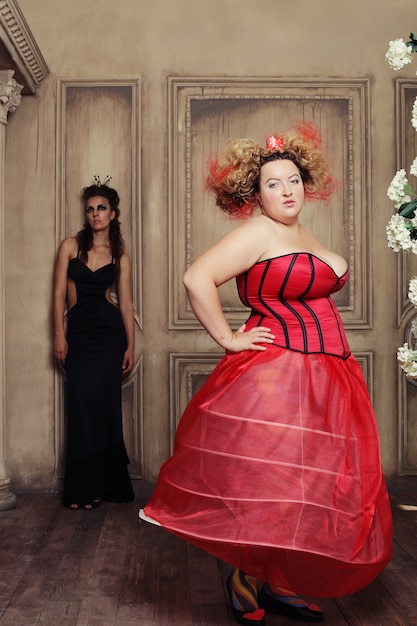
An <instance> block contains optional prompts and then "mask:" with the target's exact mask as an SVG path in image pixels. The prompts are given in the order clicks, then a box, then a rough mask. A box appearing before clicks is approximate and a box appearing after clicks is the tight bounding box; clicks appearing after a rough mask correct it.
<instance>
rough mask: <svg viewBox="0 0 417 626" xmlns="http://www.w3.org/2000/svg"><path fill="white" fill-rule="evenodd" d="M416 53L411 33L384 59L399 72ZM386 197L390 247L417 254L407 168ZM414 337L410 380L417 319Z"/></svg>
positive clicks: (414, 290)
mask: <svg viewBox="0 0 417 626" xmlns="http://www.w3.org/2000/svg"><path fill="white" fill-rule="evenodd" d="M414 52H417V37H415V35H414V34H413V33H410V40H409V41H407V42H404V40H403V39H394V40H393V41H390V42H389V48H388V52H387V53H386V54H385V58H386V59H387V61H388V64H389V66H390V67H391V68H392V69H393V70H395V71H398V70H400V69H401V68H403V67H404V66H405V65H407V64H408V63H411V62H412V58H413V53H414ZM411 124H412V126H413V128H414V129H415V130H416V131H417V98H416V99H415V101H414V105H413V111H412V117H411ZM410 174H411V175H412V176H417V157H416V158H415V159H414V161H413V163H412V165H411V167H410ZM387 195H388V197H389V199H390V200H392V202H394V207H395V208H396V209H397V211H396V213H395V214H394V215H393V216H392V217H391V219H390V221H389V223H388V224H387V227H386V231H387V239H388V246H389V247H390V248H392V249H393V250H394V251H395V252H400V251H401V250H403V251H406V252H413V253H414V254H417V217H416V211H417V195H416V194H415V193H413V190H412V187H411V185H410V183H409V182H408V178H407V174H406V171H405V169H400V170H399V171H398V172H397V173H396V174H395V176H394V178H393V179H392V181H391V183H390V185H389V187H388V191H387ZM408 298H409V300H410V302H411V303H412V305H413V306H414V307H416V308H417V277H414V278H412V279H411V280H410V284H409V288H408ZM411 334H412V338H413V339H412V342H413V346H411V347H410V346H409V345H408V343H405V344H404V345H403V346H401V347H399V348H398V350H397V360H398V364H399V366H400V367H401V368H402V369H403V370H404V372H405V374H406V376H407V377H408V378H417V349H416V348H417V320H413V322H412V324H411Z"/></svg>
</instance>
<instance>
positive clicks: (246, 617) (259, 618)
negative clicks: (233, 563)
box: [226, 572, 265, 626]
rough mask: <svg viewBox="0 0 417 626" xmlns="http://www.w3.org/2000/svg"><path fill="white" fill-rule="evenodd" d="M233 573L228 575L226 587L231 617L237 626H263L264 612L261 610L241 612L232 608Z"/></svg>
mask: <svg viewBox="0 0 417 626" xmlns="http://www.w3.org/2000/svg"><path fill="white" fill-rule="evenodd" d="M232 578H233V572H232V573H231V574H230V575H229V577H228V579H227V582H226V587H227V591H228V593H229V599H230V607H231V609H232V613H233V617H234V618H235V620H236V621H237V623H238V624H243V625H244V626H265V611H264V610H263V609H256V610H255V611H251V612H248V611H241V610H239V609H237V608H236V607H235V606H233V587H232Z"/></svg>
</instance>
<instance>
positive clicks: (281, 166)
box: [258, 159, 304, 224]
mask: <svg viewBox="0 0 417 626" xmlns="http://www.w3.org/2000/svg"><path fill="white" fill-rule="evenodd" d="M258 202H259V205H260V207H261V210H262V213H263V214H264V215H267V216H268V217H270V218H271V219H273V220H274V221H276V222H282V223H283V224H291V223H293V222H295V221H297V219H298V215H299V214H300V211H301V209H302V208H303V205H304V184H303V181H302V179H301V175H300V171H299V169H298V167H297V166H296V165H295V163H293V162H292V161H289V160H279V159H278V160H276V161H268V162H267V163H265V164H264V165H263V166H262V167H261V175H260V181H259V192H258Z"/></svg>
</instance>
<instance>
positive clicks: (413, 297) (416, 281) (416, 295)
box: [408, 276, 417, 306]
mask: <svg viewBox="0 0 417 626" xmlns="http://www.w3.org/2000/svg"><path fill="white" fill-rule="evenodd" d="M408 298H409V300H410V302H411V304H413V305H414V306H417V277H416V276H414V278H412V279H411V280H410V283H409V285H408Z"/></svg>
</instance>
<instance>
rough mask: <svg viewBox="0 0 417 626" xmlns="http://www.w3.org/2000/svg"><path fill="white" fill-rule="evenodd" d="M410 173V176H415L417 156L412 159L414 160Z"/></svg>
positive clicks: (416, 172)
mask: <svg viewBox="0 0 417 626" xmlns="http://www.w3.org/2000/svg"><path fill="white" fill-rule="evenodd" d="M410 174H412V176H417V157H416V158H415V159H414V161H413V162H412V164H411V167H410Z"/></svg>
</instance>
